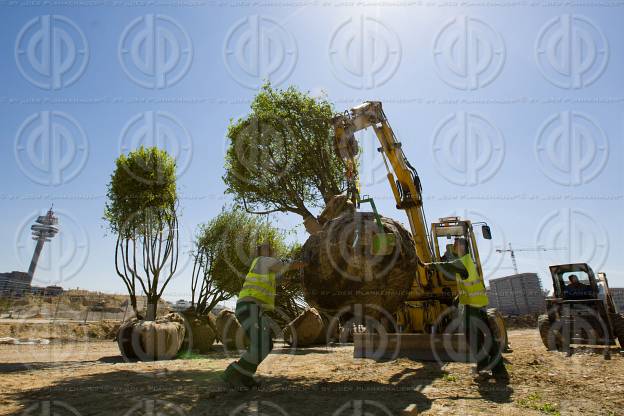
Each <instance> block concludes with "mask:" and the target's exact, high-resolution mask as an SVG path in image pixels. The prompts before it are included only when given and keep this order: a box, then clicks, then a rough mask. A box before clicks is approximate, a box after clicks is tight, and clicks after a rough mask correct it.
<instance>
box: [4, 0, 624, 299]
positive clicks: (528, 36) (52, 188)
mask: <svg viewBox="0 0 624 416" xmlns="http://www.w3.org/2000/svg"><path fill="white" fill-rule="evenodd" d="M27 4H28V3H25V2H24V3H21V2H0V10H1V14H0V22H1V25H0V54H1V55H2V59H1V60H0V77H1V78H0V80H1V83H2V85H3V86H4V88H3V90H2V92H0V121H1V124H0V125H1V126H2V128H3V136H2V142H1V146H2V149H1V150H2V151H1V152H0V164H1V166H2V178H3V180H2V184H3V186H2V191H1V192H0V203H1V204H2V213H3V215H2V217H0V227H1V229H2V232H3V238H2V239H0V272H8V271H12V270H21V271H26V270H28V264H29V262H30V257H31V256H32V252H33V249H34V245H35V242H34V241H32V240H31V237H30V232H29V227H30V225H31V224H32V221H33V219H34V217H36V216H37V215H43V214H45V212H46V211H47V210H48V209H49V207H50V205H51V204H52V203H53V204H54V208H55V211H56V212H57V213H58V215H59V223H60V224H59V227H60V232H59V235H58V236H57V237H56V238H55V239H54V240H53V241H52V242H50V243H47V244H46V246H45V247H44V250H43V252H42V255H41V261H40V266H39V268H38V270H37V272H36V274H35V281H34V284H36V285H46V284H60V285H61V286H63V287H65V288H75V287H80V288H85V289H89V290H100V291H106V292H116V293H124V292H125V289H124V286H123V284H122V282H121V280H120V279H119V278H118V277H117V276H116V274H115V269H114V263H113V260H114V259H113V254H114V243H115V240H114V236H112V235H110V233H109V232H108V231H107V229H106V223H105V222H104V220H103V219H102V216H103V211H104V204H105V201H106V185H107V183H108V181H109V178H110V175H111V173H112V171H113V169H114V161H115V158H116V157H117V156H118V155H119V154H121V153H126V152H128V151H129V150H131V149H133V148H136V147H137V146H139V145H140V144H153V145H158V146H160V147H163V148H165V149H167V150H168V151H170V152H171V153H172V154H174V155H175V157H176V159H177V161H178V174H179V182H178V189H179V194H180V212H181V214H180V226H181V234H182V240H181V245H180V255H181V257H180V266H179V267H178V273H177V274H176V277H175V278H174V280H173V281H172V282H171V284H170V286H169V287H168V289H167V290H166V291H165V298H166V299H167V300H176V299H180V298H184V299H190V274H191V266H192V265H191V263H190V257H189V255H188V253H189V251H190V248H191V241H192V237H193V234H194V232H195V230H196V228H197V226H198V225H199V224H201V223H204V222H207V221H209V220H210V219H211V218H213V217H214V216H215V215H217V214H218V213H219V212H220V210H221V209H222V207H223V206H224V205H226V204H231V203H232V199H231V197H230V196H229V195H226V194H224V191H225V187H224V184H223V181H222V180H221V177H222V175H223V174H224V155H225V150H226V146H227V142H226V137H225V134H226V130H227V126H228V124H229V122H230V120H231V119H236V118H238V117H241V116H244V115H246V114H248V112H249V103H250V102H251V100H252V99H253V97H254V95H255V94H256V92H257V89H258V87H259V86H260V85H261V84H262V83H263V82H264V81H265V80H267V79H269V80H271V81H272V82H273V83H274V85H276V86H277V87H280V88H286V87H287V86H289V85H295V86H297V87H298V88H300V89H301V90H303V91H310V92H311V93H312V94H314V95H320V94H324V95H326V97H327V98H328V99H329V100H330V101H332V102H333V103H334V109H335V111H344V110H346V109H348V108H350V107H351V106H353V105H357V104H358V103H360V102H361V101H363V100H380V101H382V102H383V103H384V109H385V112H386V115H387V116H388V118H389V120H390V123H391V124H392V126H393V128H394V129H395V132H396V133H397V136H398V138H399V140H400V141H402V143H403V149H404V151H405V153H406V155H407V157H408V159H409V160H410V162H411V163H412V165H414V167H416V169H417V170H418V172H419V175H420V177H421V180H422V184H423V191H424V198H425V211H426V214H427V217H428V220H429V221H434V220H435V219H436V218H438V217H443V216H448V215H461V216H465V217H468V218H471V219H473V220H475V221H484V220H485V221H487V222H488V223H489V224H490V225H491V226H492V231H493V235H494V239H493V240H492V241H491V242H490V241H484V240H482V239H480V240H479V244H480V246H479V247H480V250H481V255H482V258H483V261H484V269H485V274H486V280H488V279H490V278H496V277H501V276H505V275H509V274H512V273H513V269H512V265H511V261H510V258H509V254H508V253H505V254H504V255H503V254H498V253H496V249H497V248H501V249H506V248H507V247H508V244H509V243H511V244H512V245H513V247H514V248H518V249H520V248H529V249H532V248H538V247H549V248H552V247H558V248H561V247H564V248H565V250H558V251H548V252H530V251H523V252H518V253H517V262H518V266H519V270H520V272H536V273H539V276H540V278H541V280H542V283H543V285H544V287H545V288H549V287H550V285H551V283H550V277H549V274H548V265H549V264H554V263H567V262H585V261H587V262H589V263H590V265H591V266H592V267H593V268H594V270H595V271H605V272H606V273H607V275H608V277H609V279H610V283H611V286H614V287H616V286H619V287H624V258H623V257H622V256H621V255H619V253H621V252H624V243H623V241H622V237H621V235H622V231H623V228H624V226H623V222H622V220H624V215H623V212H624V210H623V208H624V204H623V200H622V198H623V196H624V192H623V191H624V186H623V185H624V183H623V179H624V178H623V174H622V169H621V166H622V165H623V164H624V146H623V143H622V139H623V137H622V136H623V133H624V124H623V122H622V120H623V119H624V117H623V116H624V88H623V87H624V80H623V79H622V76H621V74H622V73H624V56H623V52H622V51H623V49H622V46H621V45H620V43H621V41H622V36H623V35H624V29H623V28H622V24H621V20H622V19H621V17H622V12H623V11H624V10H623V8H624V4H623V5H620V4H619V3H614V4H612V7H609V6H608V5H606V4H605V3H602V2H595V3H592V2H588V3H585V2H584V3H583V6H582V7H576V8H575V7H565V6H557V5H554V4H553V3H552V2H501V3H500V4H498V6H496V5H494V4H492V6H488V3H487V2H484V3H481V2H478V3H475V4H471V5H470V6H466V7H457V6H451V5H442V4H440V3H433V2H426V1H425V2H414V3H413V4H409V5H401V4H400V3H399V2H371V3H370V4H368V3H367V2H363V3H362V5H361V6H347V5H334V4H332V3H330V2H318V3H312V2H310V3H308V2H302V3H301V2H299V3H297V4H300V5H299V6H297V7H295V6H291V5H289V3H288V2H282V3H279V4H275V3H272V2H267V3H263V2H259V3H257V5H254V6H251V5H247V4H246V3H245V2H236V5H233V4H232V5H230V4H227V2H213V1H205V2H204V1H198V2H193V3H190V2H189V3H178V2H175V3H173V2H172V3H165V4H162V5H160V6H142V5H134V6H132V7H130V6H126V5H125V4H124V3H123V2H119V3H118V2H110V1H95V2H90V3H89V4H83V5H73V4H72V3H69V4H64V3H63V4H60V3H59V4H58V5H57V6H36V7H35V6H27ZM52 4H54V2H52ZM253 4H256V3H253ZM301 4H303V5H301ZM358 137H359V139H360V142H361V147H362V149H363V154H362V168H361V176H362V186H363V193H365V194H368V195H371V196H372V197H373V198H374V199H375V202H376V203H377V205H378V207H379V210H380V212H381V213H382V214H383V215H385V216H389V217H393V218H396V219H398V220H400V221H402V222H403V223H404V224H407V220H406V218H405V216H404V215H403V213H402V212H401V211H398V210H396V209H395V207H394V201H393V198H392V194H391V191H390V188H389V186H388V184H387V183H386V178H385V168H384V165H383V161H382V160H381V158H380V155H379V154H378V153H377V152H376V148H377V147H378V144H377V143H376V139H375V137H374V135H373V134H372V132H370V131H369V132H365V133H363V134H361V135H359V136H358ZM271 218H272V220H273V221H274V222H275V223H276V224H277V226H279V227H280V228H282V229H284V230H292V229H294V230H295V233H294V235H292V236H291V237H290V238H293V239H297V240H298V241H301V242H303V241H305V239H306V233H305V230H304V229H303V226H302V225H301V221H300V218H298V217H296V216H294V215H285V214H279V215H273V216H272V217H271Z"/></svg>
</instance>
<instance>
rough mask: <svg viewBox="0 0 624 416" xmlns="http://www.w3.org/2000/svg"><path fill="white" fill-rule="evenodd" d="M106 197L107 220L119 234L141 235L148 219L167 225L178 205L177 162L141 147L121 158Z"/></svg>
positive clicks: (161, 153)
mask: <svg viewBox="0 0 624 416" xmlns="http://www.w3.org/2000/svg"><path fill="white" fill-rule="evenodd" d="M107 196H108V202H107V203H106V209H105V212H104V218H105V219H106V220H107V221H108V222H109V225H110V228H111V230H112V231H113V232H115V233H117V234H121V235H123V236H128V237H131V236H132V235H134V234H136V233H139V234H140V233H142V231H143V230H144V227H145V222H146V218H147V219H148V221H150V222H152V221H153V222H155V223H156V224H158V225H163V224H166V223H168V222H169V220H170V219H171V216H173V215H174V211H175V207H176V203H177V191H176V164H175V160H174V159H173V158H172V157H171V156H169V155H168V154H167V152H166V151H164V150H161V149H158V148H157V147H148V148H145V147H142V146H141V147H140V148H139V149H137V150H135V151H133V152H130V153H129V154H128V155H121V156H119V157H118V158H117V161H116V163H115V171H114V173H113V174H112V175H111V181H110V183H109V185H108V191H107ZM147 213H149V215H146V214H147Z"/></svg>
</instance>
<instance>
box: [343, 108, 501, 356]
mask: <svg viewBox="0 0 624 416" xmlns="http://www.w3.org/2000/svg"><path fill="white" fill-rule="evenodd" d="M333 126H334V132H335V147H336V152H337V153H338V155H339V156H340V158H341V159H342V160H343V161H344V163H345V167H346V177H347V183H348V196H349V198H350V199H351V200H352V202H353V203H354V205H355V206H356V207H359V204H360V202H363V200H362V199H361V195H360V192H361V190H360V183H359V175H358V163H357V155H358V152H359V146H358V143H357V140H356V138H355V134H356V133H357V132H359V131H361V130H364V129H367V128H372V129H373V131H374V132H375V135H376V136H377V139H378V140H379V143H380V147H379V148H378V149H377V150H378V151H379V153H381V156H382V158H383V161H384V164H385V166H386V170H387V175H386V176H387V179H388V183H389V185H390V188H391V190H392V193H393V195H394V199H395V201H396V207H397V209H400V210H403V211H405V213H406V216H407V218H408V221H409V225H410V229H411V232H412V237H413V239H414V243H415V251H416V255H417V257H418V259H419V262H418V265H417V266H416V270H415V271H414V272H415V275H414V281H413V285H412V289H411V291H410V294H409V295H408V299H407V300H406V302H405V303H404V305H403V306H402V307H401V308H400V309H399V310H398V311H397V312H396V314H395V315H396V319H397V324H398V326H399V327H400V328H402V331H403V332H402V333H398V334H385V336H384V338H385V339H383V340H382V339H380V336H379V334H372V333H361V334H356V335H355V336H354V343H355V354H354V355H355V356H356V357H371V358H380V357H376V356H375V354H377V353H378V351H379V346H380V343H389V344H388V345H390V344H391V345H392V346H393V348H394V349H395V350H396V351H398V353H399V355H401V356H409V357H411V358H416V359H421V360H431V359H438V360H444V361H448V360H451V361H456V360H459V358H458V356H457V355H456V354H455V355H453V354H451V355H448V354H444V352H443V351H441V350H439V347H440V346H442V345H444V346H448V345H452V348H451V349H452V350H454V351H461V354H459V356H461V357H465V354H464V352H465V345H464V344H463V337H461V336H458V334H457V333H450V334H443V333H441V332H442V331H440V330H441V329H444V328H445V326H446V325H447V324H448V322H449V321H451V320H452V316H453V314H454V312H453V311H456V309H455V308H452V305H453V299H454V297H455V296H456V295H457V283H456V281H455V279H454V278H449V277H448V276H444V275H443V273H442V272H441V271H439V270H438V269H437V268H435V267H431V266H430V265H431V263H432V262H434V261H440V260H441V257H442V256H441V254H440V242H439V241H438V240H442V241H445V240H452V239H455V238H462V239H467V240H468V241H469V244H470V247H471V254H472V256H473V260H474V262H475V264H476V266H477V270H478V273H479V274H480V276H481V277H483V272H482V268H481V262H480V259H479V253H478V249H477V246H476V240H475V236H474V232H473V229H472V224H471V223H470V221H468V220H463V219H460V218H458V217H446V218H441V219H440V220H439V221H438V222H435V223H433V224H432V225H431V233H429V231H428V229H427V224H426V219H425V213H424V209H423V196H422V186H421V182H420V177H419V176H418V173H417V172H416V169H415V168H414V167H413V166H412V165H411V164H410V163H409V161H408V160H407V158H406V156H405V153H404V152H403V148H402V145H401V142H400V141H399V140H398V139H397V137H396V135H395V134H394V131H393V130H392V128H391V127H390V123H389V122H388V119H387V117H386V115H385V114H384V111H383V108H382V104H381V102H379V101H367V102H364V103H363V104H361V105H359V106H357V107H354V108H352V109H351V110H349V111H347V112H344V113H341V114H337V115H336V116H335V117H334V118H333ZM368 200H369V199H367V201H368ZM373 207H374V204H373ZM486 229H487V230H486ZM486 231H487V233H486ZM486 234H487V235H488V237H486V238H489V234H490V232H489V228H488V227H487V225H484V236H485V235H486ZM448 245H449V244H446V246H448ZM494 315H495V314H494ZM499 318H500V316H498V317H494V318H493V319H496V320H497V321H498V322H497V325H498V326H499V327H500V328H502V329H501V331H500V332H499V337H498V338H499V339H500V341H499V342H501V343H503V342H504V343H506V332H505V330H504V325H502V319H499ZM501 325H502V327H501ZM503 335H504V336H503ZM387 347H388V346H387V345H386V351H387ZM436 350H439V351H438V353H437V354H436ZM381 358H394V357H389V356H387V355H386V356H385V357H381Z"/></svg>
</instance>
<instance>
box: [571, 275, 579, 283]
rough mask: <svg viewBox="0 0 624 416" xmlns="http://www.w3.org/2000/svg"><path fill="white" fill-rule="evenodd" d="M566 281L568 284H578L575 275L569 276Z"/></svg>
mask: <svg viewBox="0 0 624 416" xmlns="http://www.w3.org/2000/svg"><path fill="white" fill-rule="evenodd" d="M568 281H569V282H570V283H578V281H579V280H578V276H577V275H575V274H571V275H570V276H568Z"/></svg>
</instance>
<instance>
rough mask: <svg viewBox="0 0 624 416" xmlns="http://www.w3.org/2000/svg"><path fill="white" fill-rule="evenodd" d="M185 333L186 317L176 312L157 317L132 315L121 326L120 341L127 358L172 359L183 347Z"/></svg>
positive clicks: (120, 347) (118, 340) (145, 359)
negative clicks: (134, 317)
mask: <svg viewBox="0 0 624 416" xmlns="http://www.w3.org/2000/svg"><path fill="white" fill-rule="evenodd" d="M185 333H186V329H185V325H184V318H182V317H181V316H180V315H178V314H176V313H170V314H168V315H166V316H163V317H161V318H158V319H156V320H155V321H139V320H136V319H132V320H129V321H126V322H124V323H123V324H122V325H121V326H120V327H119V332H118V335H117V344H118V346H119V350H120V352H121V353H122V354H123V356H124V357H125V358H127V359H139V360H141V361H154V360H170V359H172V358H174V357H175V356H176V355H177V354H178V352H179V351H180V348H181V347H182V343H183V342H184V335H185Z"/></svg>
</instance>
